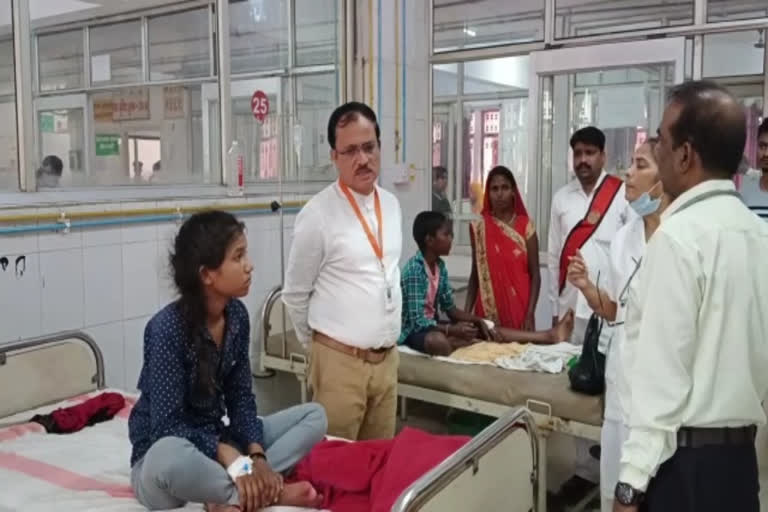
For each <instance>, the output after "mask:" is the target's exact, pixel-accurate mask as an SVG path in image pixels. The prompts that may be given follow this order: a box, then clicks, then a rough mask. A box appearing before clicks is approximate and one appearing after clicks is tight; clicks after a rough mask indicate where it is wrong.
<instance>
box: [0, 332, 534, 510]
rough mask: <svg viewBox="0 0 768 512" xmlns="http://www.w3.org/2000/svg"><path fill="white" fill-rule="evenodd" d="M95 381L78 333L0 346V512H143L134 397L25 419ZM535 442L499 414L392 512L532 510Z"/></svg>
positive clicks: (93, 355)
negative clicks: (80, 416)
mask: <svg viewBox="0 0 768 512" xmlns="http://www.w3.org/2000/svg"><path fill="white" fill-rule="evenodd" d="M104 383H105V375H104V363H103V358H102V355H101V351H100V350H99V348H98V345H97V344H96V342H95V341H94V340H93V339H92V338H90V337H89V336H87V335H85V334H83V333H81V332H65V333H60V334H56V335H53V336H48V337H42V338H36V339H30V340H22V341H18V342H12V343H8V344H4V345H0V482H2V484H0V488H1V492H0V511H2V512H8V511H13V510H22V509H23V510H25V511H35V512H36V511H38V510H39V511H41V512H42V511H43V510H45V511H47V510H61V511H69V510H73V511H74V510H78V511H87V510H92V511H100V512H101V511H103V512H118V511H121V512H122V511H125V512H140V511H142V510H144V509H143V507H141V506H140V505H139V504H138V503H137V502H136V501H135V499H134V498H133V494H132V491H131V488H130V483H129V480H130V477H129V471H130V469H129V467H128V460H129V455H130V442H129V440H128V427H127V419H128V416H129V413H130V407H131V406H132V404H133V403H135V400H136V399H137V396H136V395H134V394H131V393H126V392H121V394H123V396H124V397H125V398H126V404H127V405H126V407H125V408H124V409H123V410H121V411H120V412H119V413H118V414H117V416H116V417H115V418H113V419H112V420H109V421H106V422H103V423H98V424H96V425H94V426H91V427H86V428H85V429H83V430H81V431H80V432H76V433H73V434H65V435H58V434H48V433H46V432H45V430H44V429H43V428H42V426H41V425H39V424H37V423H34V422H30V418H31V417H32V416H33V415H34V414H47V413H50V412H51V411H53V410H55V409H56V408H58V407H62V406H68V405H73V404H75V403H78V402H82V401H84V400H86V399H87V398H89V397H91V396H94V395H96V394H98V393H100V392H102V391H105V388H104ZM109 391H117V392H120V391H118V390H109ZM537 438H538V431H537V427H536V422H535V420H534V418H533V416H532V415H531V414H530V413H529V412H528V411H527V410H525V409H524V408H517V409H514V410H509V411H507V412H506V414H505V415H504V416H503V417H502V418H500V419H499V420H498V421H496V422H495V423H493V424H492V425H491V426H489V427H488V428H487V429H485V430H484V431H483V432H482V433H481V434H480V435H478V436H476V437H474V438H473V439H472V440H471V441H470V442H469V443H467V444H465V445H464V446H463V447H462V448H460V449H459V450H458V451H456V452H455V453H453V454H452V455H450V456H449V457H448V458H447V459H446V460H444V461H443V462H442V463H441V464H439V465H438V466H437V467H435V468H434V469H433V470H431V471H430V472H429V473H427V474H425V475H424V476H423V477H422V478H420V479H419V480H417V481H416V482H415V483H414V484H413V485H411V486H410V487H409V488H408V489H406V490H405V491H404V492H403V493H402V495H401V496H400V498H399V499H398V501H397V503H396V504H395V505H394V506H393V508H392V511H394V512H415V511H426V512H429V511H437V510H440V511H444V512H453V511H456V512H459V511H461V512H466V511H467V510H509V511H513V512H528V511H529V510H536V509H537V508H536V507H537V493H536V488H535V484H536V482H537V481H538V480H539V478H538V475H539V467H540V466H539V461H540V458H539V453H538V446H539V444H538V442H537ZM512 459H514V460H515V461H516V464H515V466H514V467H513V468H510V467H509V464H508V461H509V460H512ZM182 510H184V511H186V510H190V511H191V510H197V511H199V510H202V507H201V506H200V505H188V506H186V507H184V509H182ZM266 510H267V511H270V512H280V511H285V512H287V511H288V510H292V511H296V510H310V509H296V508H293V507H271V508H269V509H266Z"/></svg>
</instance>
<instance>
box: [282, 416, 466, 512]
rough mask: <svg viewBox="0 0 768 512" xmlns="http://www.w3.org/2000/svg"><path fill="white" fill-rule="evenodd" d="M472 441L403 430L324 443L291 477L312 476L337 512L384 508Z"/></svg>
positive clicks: (326, 502) (380, 511)
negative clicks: (386, 436) (390, 434)
mask: <svg viewBox="0 0 768 512" xmlns="http://www.w3.org/2000/svg"><path fill="white" fill-rule="evenodd" d="M467 441H469V437H465V436H437V435H433V434H428V433H426V432H422V431H420V430H416V429H412V428H405V429H403V431H402V432H401V433H400V434H399V435H398V436H397V437H395V438H394V439H386V440H376V441H358V442H354V443H348V442H345V441H323V442H321V443H319V444H318V445H316V446H315V447H314V448H313V449H312V451H311V452H310V453H309V455H307V456H306V457H305V458H304V459H303V460H302V461H301V462H299V464H298V466H297V467H296V470H295V472H294V474H293V475H292V478H291V480H292V481H299V480H308V481H310V482H311V483H312V484H313V485H314V486H315V488H316V489H317V491H318V492H320V493H322V495H323V504H322V508H327V509H330V510H332V511H333V512H363V511H365V512H367V511H371V512H385V511H388V510H390V508H391V507H392V505H393V504H394V503H395V501H396V500H397V498H398V497H399V496H400V494H401V493H402V492H403V491H404V490H405V489H406V488H407V487H408V486H409V485H411V484H412V483H413V482H415V481H416V480H418V478H419V477H421V476H422V475H424V474H425V473H426V472H427V471H429V470H430V469H432V468H433V467H435V466H437V465H438V464H439V463H440V462H442V461H443V460H445V459H446V458H447V457H448V456H449V455H451V454H452V453H453V452H455V451H456V450H458V449H459V448H460V447H462V446H463V445H464V444H466V443H467Z"/></svg>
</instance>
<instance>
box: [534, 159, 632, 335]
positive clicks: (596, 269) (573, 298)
mask: <svg viewBox="0 0 768 512" xmlns="http://www.w3.org/2000/svg"><path fill="white" fill-rule="evenodd" d="M606 176H607V174H606V173H605V171H603V172H602V173H601V174H600V177H599V178H598V181H597V183H596V184H595V187H594V189H593V190H592V193H590V194H589V195H587V194H586V193H585V192H584V189H583V188H582V186H581V183H579V181H578V180H576V179H574V180H573V181H571V182H570V183H568V184H567V185H565V186H564V187H563V188H561V189H560V190H558V191H557V192H556V193H555V196H554V197H553V198H552V215H551V217H550V221H549V243H548V248H547V249H548V250H547V252H548V253H549V258H548V260H549V261H548V264H549V274H550V279H549V282H550V286H549V300H550V301H551V303H552V311H553V312H554V314H553V316H559V317H562V316H563V315H564V314H565V313H566V312H567V311H568V310H569V309H573V310H574V313H575V314H576V318H577V319H581V320H582V322H577V324H578V325H579V327H581V326H583V325H585V322H586V320H587V319H588V318H589V317H590V316H591V315H592V310H591V309H590V307H589V304H588V303H587V300H586V299H585V298H584V296H583V295H582V294H581V293H579V291H578V289H576V288H575V287H574V286H573V285H572V284H571V283H569V282H567V281H566V284H565V288H564V289H563V293H562V294H561V293H559V292H560V291H559V282H560V253H561V252H562V250H563V244H565V240H566V238H567V237H568V234H569V233H570V232H571V230H572V229H573V228H574V227H575V226H576V224H578V223H579V222H580V221H581V220H582V219H583V218H584V217H585V216H586V215H587V209H588V208H589V205H590V203H591V202H592V198H593V197H594V194H595V191H596V190H597V188H598V187H599V186H600V184H601V183H602V182H603V180H604V179H605V177H606ZM630 215H632V216H634V215H635V214H634V212H631V211H630V209H629V204H628V203H627V200H626V199H625V198H624V185H622V186H621V188H620V189H619V191H618V192H617V193H616V197H614V199H613V202H612V203H611V206H610V207H609V208H608V211H607V212H606V214H605V216H604V218H603V219H602V221H601V222H600V225H599V226H598V228H597V230H596V231H595V232H594V233H593V234H592V236H591V237H589V240H587V242H586V243H585V244H584V246H583V247H582V248H581V253H582V255H583V256H584V259H585V261H586V263H587V267H588V269H589V278H590V280H591V281H592V282H593V283H596V284H597V285H598V286H599V287H603V286H604V284H605V283H606V282H607V281H609V279H610V278H609V275H610V269H611V263H610V246H611V241H612V240H613V238H614V236H615V235H616V232H617V231H618V230H619V228H621V227H622V226H623V225H624V224H626V223H627V220H628V219H630V218H631V217H630ZM610 332H611V329H610V328H609V327H608V326H607V325H604V331H603V332H602V334H601V348H603V349H604V348H605V344H606V342H607V340H608V339H609V337H610ZM583 335H584V333H583V332H579V333H577V332H575V333H574V338H578V337H579V336H582V337H583Z"/></svg>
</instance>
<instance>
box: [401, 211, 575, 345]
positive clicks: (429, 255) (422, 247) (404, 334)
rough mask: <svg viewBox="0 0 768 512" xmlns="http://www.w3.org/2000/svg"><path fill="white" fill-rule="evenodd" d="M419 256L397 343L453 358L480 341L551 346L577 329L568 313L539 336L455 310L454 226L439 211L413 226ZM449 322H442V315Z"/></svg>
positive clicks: (408, 270) (413, 262)
mask: <svg viewBox="0 0 768 512" xmlns="http://www.w3.org/2000/svg"><path fill="white" fill-rule="evenodd" d="M413 238H414V240H415V241H416V244H417V245H418V246H419V252H417V253H416V254H415V255H414V256H413V257H412V258H411V259H410V260H408V263H406V265H405V267H404V268H403V272H402V275H401V278H400V285H401V288H402V293H403V313H402V315H403V316H402V331H401V332H400V339H399V340H398V344H400V345H402V344H405V345H407V346H409V347H411V348H412V349H414V350H418V351H419V352H424V353H426V354H429V355H433V356H448V355H450V354H451V353H452V352H453V351H454V350H456V349H458V348H460V347H464V346H467V345H470V344H472V343H474V341H475V340H477V339H478V337H480V336H482V338H484V339H487V340H491V341H498V342H502V343H507V342H512V341H516V342H518V343H525V342H531V343H541V344H549V343H556V342H558V341H565V340H567V339H568V337H569V336H570V334H571V331H572V330H573V314H572V312H568V314H567V315H565V316H564V317H563V319H562V320H561V321H560V323H558V324H557V326H555V327H554V328H552V329H549V330H546V331H538V332H528V331H518V330H515V329H506V328H498V329H496V330H493V328H492V327H491V325H492V324H491V322H486V321H485V320H484V319H482V318H480V317H478V316H475V315H473V314H471V313H467V312H466V311H463V310H461V309H459V308H457V307H456V304H455V303H454V301H453V291H452V289H451V286H450V283H449V282H448V271H447V270H446V267H445V263H444V262H443V260H442V259H441V256H447V255H448V254H449V253H450V252H451V245H452V244H453V224H452V222H451V220H450V219H449V218H448V217H446V216H445V215H444V214H443V213H440V212H431V211H427V212H421V213H419V214H418V215H417V216H416V220H414V222H413ZM441 311H442V312H443V313H445V314H446V315H447V316H448V318H449V319H450V323H440V322H438V318H439V314H440V312H441Z"/></svg>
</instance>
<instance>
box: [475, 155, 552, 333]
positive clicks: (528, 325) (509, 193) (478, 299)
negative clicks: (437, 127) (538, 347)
mask: <svg viewBox="0 0 768 512" xmlns="http://www.w3.org/2000/svg"><path fill="white" fill-rule="evenodd" d="M470 235H471V239H472V274H471V276H470V278H469V290H468V292H467V309H468V310H470V311H474V313H475V314H476V315H478V316H480V317H482V318H487V319H489V320H492V321H493V322H494V323H495V324H496V325H499V326H502V327H508V328H511V329H525V330H531V331H532V330H535V329H536V326H535V321H534V314H535V310H536V302H537V301H538V300H539V289H540V287H541V273H540V271H539V240H538V237H537V236H536V230H535V229H534V226H533V222H532V221H531V219H530V217H528V212H527V211H526V209H525V205H524V204H523V200H522V197H521V196H520V191H519V190H518V188H517V184H516V183H515V177H514V176H513V175H512V172H511V171H510V170H509V169H507V168H506V167H503V166H497V167H494V168H493V169H492V170H491V172H490V173H488V179H487V181H486V189H485V196H484V200H483V210H482V219H480V220H478V221H476V222H473V223H472V224H471V226H470Z"/></svg>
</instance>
